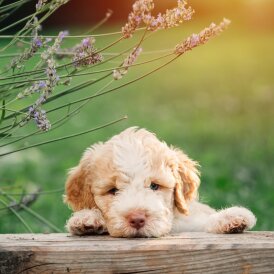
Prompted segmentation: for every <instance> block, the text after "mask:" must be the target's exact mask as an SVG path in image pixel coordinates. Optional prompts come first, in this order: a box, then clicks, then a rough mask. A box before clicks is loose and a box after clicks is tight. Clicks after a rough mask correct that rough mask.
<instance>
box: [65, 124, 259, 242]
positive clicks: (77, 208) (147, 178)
mask: <svg viewBox="0 0 274 274" xmlns="http://www.w3.org/2000/svg"><path fill="white" fill-rule="evenodd" d="M197 166H198V164H197V163H196V162H195V161H193V160H191V159H190V158H189V157H188V156H187V155H186V154H185V153H184V152H183V151H181V150H179V149H177V148H174V147H171V146H170V147H169V146H168V145H167V144H166V143H165V142H161V141H159V140H158V139H157V138H156V136H155V135H154V134H152V133H150V132H148V131H147V130H145V129H138V128H136V127H132V128H128V129H126V130H125V131H123V132H121V133H120V134H118V135H116V136H114V137H112V138H111V139H110V140H109V141H107V142H105V143H98V144H95V145H93V146H91V147H90V148H88V149H87V150H86V151H85V153H84V155H83V157H82V159H81V161H80V163H79V165H78V166H76V167H75V168H73V169H72V170H71V171H70V172H69V176H68V179H67V182H66V195H65V196H64V200H65V202H66V203H68V205H69V206H70V207H71V208H72V210H73V211H74V213H73V215H72V216H71V218H70V219H69V220H68V221H67V224H66V228H67V230H68V231H69V232H70V233H72V234H76V235H87V234H102V233H105V232H108V233H109V234H110V235H111V236H113V237H160V236H163V235H166V234H168V233H176V232H183V231H205V232H212V233H239V232H243V231H244V230H246V229H251V228H252V227H253V226H254V225H255V223H256V218H255V216H254V215H253V213H252V212H250V211H249V210H248V209H246V208H243V207H231V208H227V209H223V210H220V211H216V210H215V209H212V208H210V207H209V206H207V205H205V204H201V203H199V202H198V187H199V185H200V179H199V175H200V174H199V171H198V169H197Z"/></svg>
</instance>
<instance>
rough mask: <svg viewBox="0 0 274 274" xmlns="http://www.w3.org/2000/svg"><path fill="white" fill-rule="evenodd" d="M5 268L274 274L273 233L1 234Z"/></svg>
mask: <svg viewBox="0 0 274 274" xmlns="http://www.w3.org/2000/svg"><path fill="white" fill-rule="evenodd" d="M0 273H1V274H2V273H7V274H9V273H12V274H13V273H184V274H187V273H216V274H219V273H233V274H234V273H236V274H237V273H242V274H249V273H260V274H261V273H271V274H273V273H274V232H247V233H244V234H231V235H217V234H208V233H195V232H193V233H181V234H177V235H170V236H166V237H162V238H152V239H145V238H143V239H138V238H133V239H117V238H111V237H109V236H86V237H76V236H70V235H68V234H3V235H0Z"/></svg>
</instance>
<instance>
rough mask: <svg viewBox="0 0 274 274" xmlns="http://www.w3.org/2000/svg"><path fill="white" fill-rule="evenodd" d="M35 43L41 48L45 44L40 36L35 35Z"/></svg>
mask: <svg viewBox="0 0 274 274" xmlns="http://www.w3.org/2000/svg"><path fill="white" fill-rule="evenodd" d="M32 43H33V45H34V46H36V47H37V48H41V47H42V46H43V42H42V40H41V39H40V38H39V37H35V38H34V39H33V41H32Z"/></svg>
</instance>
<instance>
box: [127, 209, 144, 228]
mask: <svg viewBox="0 0 274 274" xmlns="http://www.w3.org/2000/svg"><path fill="white" fill-rule="evenodd" d="M126 219H127V221H128V223H129V225H130V226H131V227H132V228H135V229H140V228H142V227H144V226H145V224H146V214H145V213H144V212H143V211H139V210H138V211H132V212H130V213H129V214H128V215H127V217H126Z"/></svg>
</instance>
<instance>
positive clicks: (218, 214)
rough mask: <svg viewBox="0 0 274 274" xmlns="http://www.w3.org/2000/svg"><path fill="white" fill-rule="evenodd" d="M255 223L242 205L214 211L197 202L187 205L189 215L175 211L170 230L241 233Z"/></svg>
mask: <svg viewBox="0 0 274 274" xmlns="http://www.w3.org/2000/svg"><path fill="white" fill-rule="evenodd" d="M255 224H256V218H255V216H254V214H253V213H252V212H251V211H250V210H248V209H246V208H243V207H231V208H227V209H223V210H220V211H216V210H215V209H213V208H210V207H209V206H207V205H204V204H201V203H199V202H196V201H194V202H192V203H191V204H190V205H189V215H188V216H184V215H182V214H179V213H176V214H175V216H174V221H173V228H172V232H182V231H200V232H211V233H241V232H243V231H244V230H248V229H251V228H252V227H253V226H254V225H255Z"/></svg>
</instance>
